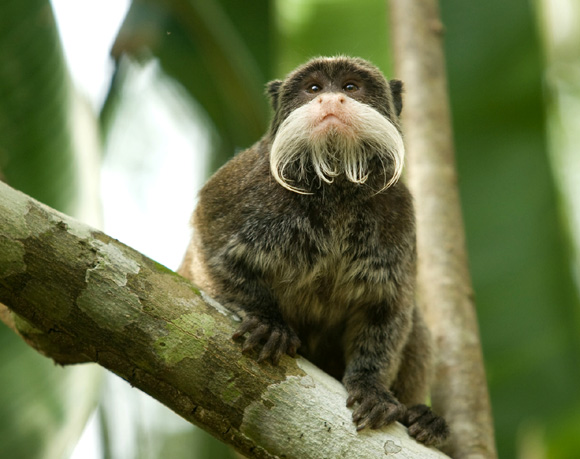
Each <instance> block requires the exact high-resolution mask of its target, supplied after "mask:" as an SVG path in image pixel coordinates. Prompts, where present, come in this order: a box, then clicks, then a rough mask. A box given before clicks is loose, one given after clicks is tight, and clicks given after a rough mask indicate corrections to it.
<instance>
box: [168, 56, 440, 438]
mask: <svg viewBox="0 0 580 459" xmlns="http://www.w3.org/2000/svg"><path fill="white" fill-rule="evenodd" d="M347 80H349V81H351V80H353V81H357V82H358V83H357V84H359V85H360V91H357V93H356V94H354V95H351V94H347V95H348V96H349V97H354V98H356V99H357V100H358V101H359V102H362V103H364V104H367V105H369V106H371V107H372V108H374V109H375V110H376V111H378V112H379V113H380V114H381V115H382V116H384V117H386V118H387V119H389V120H390V121H391V122H392V124H393V125H395V126H396V127H397V128H398V126H399V120H398V115H399V113H400V111H401V107H402V102H401V90H402V84H401V82H400V81H397V80H393V81H391V82H387V80H385V78H384V77H383V76H382V74H381V73H380V72H379V70H378V69H377V68H376V67H374V66H372V65H371V64H369V63H368V62H366V61H364V60H362V59H352V58H345V57H340V58H331V59H329V58H324V59H314V60H312V61H310V62H308V63H306V64H305V65H303V66H302V67H299V68H298V69H297V70H295V71H294V72H292V73H291V74H290V75H288V77H287V78H286V79H285V80H284V81H274V82H271V83H270V84H269V85H268V92H269V95H270V97H271V100H272V106H273V108H274V111H275V114H274V118H273V120H272V124H271V128H270V131H269V132H268V133H267V134H266V135H265V136H264V138H263V139H262V140H260V141H259V142H258V143H257V144H256V145H254V146H253V147H251V148H250V149H248V150H246V151H244V152H242V153H240V154H238V155H237V156H236V157H234V158H233V159H232V160H231V161H229V162H228V163H227V164H226V165H225V166H223V167H222V168H221V169H220V170H219V171H218V172H217V173H216V174H215V175H214V176H213V177H212V178H211V179H210V180H209V181H208V183H207V184H206V185H205V187H204V188H203V189H202V191H201V193H200V200H199V204H198V206H197V209H196V211H195V213H194V217H193V227H194V237H193V238H192V242H191V245H190V247H189V249H188V251H187V253H186V256H185V259H184V262H183V264H182V266H181V268H180V270H179V272H180V273H181V274H183V275H184V276H186V277H189V278H191V279H192V280H194V281H195V282H197V283H198V285H199V286H200V287H202V288H203V289H205V290H206V291H207V292H208V293H209V294H210V295H212V296H213V297H214V298H216V299H217V300H218V301H220V302H222V303H223V304H224V305H225V306H227V307H228V308H230V309H232V310H234V311H241V312H242V314H241V315H243V316H244V321H243V323H242V325H241V327H240V329H239V330H238V331H237V332H236V334H235V335H234V337H235V338H240V337H242V336H244V335H247V337H246V340H245V343H244V346H243V350H244V351H245V352H249V351H254V350H255V351H257V352H258V356H259V360H260V361H262V360H266V359H268V360H271V361H272V362H273V363H277V362H278V360H279V359H280V357H281V355H283V354H284V353H288V354H290V355H294V353H295V352H296V350H297V349H299V351H300V353H301V354H302V355H304V356H305V357H306V358H308V359H309V360H311V361H312V362H314V363H315V364H316V365H318V366H319V367H321V368H322V369H323V370H325V371H327V372H328V373H330V374H331V375H333V376H335V377H336V378H338V379H342V381H343V383H344V385H345V386H346V388H347V391H348V393H349V398H348V400H347V405H348V406H352V405H354V404H355V403H356V404H357V405H358V406H357V407H356V409H355V410H354V413H353V420H354V421H355V422H356V423H357V426H358V428H359V429H361V428H364V427H366V426H369V427H372V428H377V427H380V426H382V425H385V424H389V423H391V422H393V421H395V420H400V421H402V422H403V423H405V424H406V425H407V426H409V432H410V433H411V434H412V435H413V436H415V437H416V438H417V439H418V440H420V441H422V442H424V443H427V444H434V443H438V442H440V441H442V440H443V439H444V438H445V437H446V436H447V427H446V424H445V421H444V420H443V419H441V418H440V417H438V416H436V415H434V414H433V413H432V412H431V411H430V410H429V408H427V407H426V406H425V405H423V403H424V402H425V399H426V397H427V392H428V381H429V372H430V368H431V353H430V349H431V348H430V337H429V333H428V330H427V329H426V327H425V325H424V323H423V319H422V316H421V313H420V311H419V310H418V308H417V307H416V306H415V302H414V283H415V259H416V254H415V223H414V213H413V205H412V199H411V196H410V194H409V192H408V190H407V188H406V187H405V185H404V184H402V183H401V182H397V183H396V184H394V185H393V186H391V187H389V188H387V189H386V190H383V191H381V192H378V193H377V190H380V189H381V185H382V184H383V183H384V179H385V177H384V175H385V173H386V172H383V173H382V174H381V173H376V174H375V175H372V176H370V177H369V181H368V182H367V183H364V184H358V183H352V182H349V181H347V180H346V179H345V178H344V177H343V176H338V177H336V178H335V180H334V181H333V183H324V182H322V181H320V180H317V178H316V177H315V176H312V177H311V178H310V179H308V180H303V182H304V183H301V184H300V185H301V186H303V187H304V188H306V189H307V190H308V191H310V192H311V193H312V194H299V193H296V192H293V191H290V190H288V189H285V188H283V187H282V186H281V185H280V184H279V183H278V182H277V181H275V180H274V179H273V177H272V175H271V172H270V164H269V154H270V149H271V146H272V142H273V140H274V138H275V136H276V133H277V131H278V129H279V128H280V125H281V123H282V122H283V121H284V119H285V118H286V117H287V116H288V115H289V114H290V113H291V112H292V111H293V110H295V109H296V108H298V107H300V106H302V105H304V104H306V103H308V102H309V101H310V100H312V99H313V97H316V95H313V94H310V93H308V92H307V91H305V90H304V88H305V85H308V84H310V83H309V82H311V81H316V82H321V83H320V85H321V86H322V87H323V88H324V91H332V92H340V91H342V86H343V84H344V81H347ZM368 154H369V158H370V157H372V156H373V151H372V149H371V148H370V147H369V151H368ZM370 164H371V166H373V164H374V163H373V162H372V161H371V162H370ZM374 166H376V167H378V164H374ZM387 171H388V169H387ZM407 407H408V408H407Z"/></svg>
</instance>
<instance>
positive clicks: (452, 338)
mask: <svg viewBox="0 0 580 459" xmlns="http://www.w3.org/2000/svg"><path fill="white" fill-rule="evenodd" d="M390 15H391V25H392V28H391V30H392V33H393V43H394V55H395V66H396V74H397V77H398V78H401V79H402V80H403V81H404V84H405V99H404V101H405V102H404V108H403V131H404V134H405V141H406V147H407V151H408V157H407V158H408V169H407V171H408V181H409V187H410V188H411V191H412V193H413V195H414V197H415V205H416V212H417V247H418V257H419V264H418V300H419V302H420V304H421V307H422V308H423V310H424V311H425V313H426V317H427V320H428V323H429V325H430V328H431V331H432V333H433V336H434V340H435V346H436V356H437V357H436V359H437V361H436V368H435V380H434V385H433V387H432V394H431V395H432V403H433V407H434V409H435V410H436V411H438V412H439V413H440V414H442V415H443V416H444V417H445V418H446V420H447V421H448V422H449V425H450V428H451V437H450V440H449V442H448V443H447V445H446V447H445V448H443V450H444V451H445V452H447V453H448V454H450V455H451V456H452V457H454V458H467V457H469V458H475V457H482V458H495V457H497V453H496V450H495V442H494V436H493V423H492V418H491V409H490V403H489V395H488V392H487V383H486V379H485V370H484V366H483V356H482V352H481V345H480V339H479V331H478V326H477V318H476V313H475V304H474V301H473V293H472V287H471V280H470V276H469V272H468V267H467V265H468V263H467V255H466V250H465V235H464V230H463V222H462V216H461V208H460V202H459V194H458V189H457V174H456V171H455V160H454V153H453V142H452V133H451V126H450V114H449V103H448V97H447V87H446V85H447V83H446V74H445V63H444V56H443V48H442V35H443V25H442V24H441V21H440V19H439V8H438V2H437V0H391V1H390Z"/></svg>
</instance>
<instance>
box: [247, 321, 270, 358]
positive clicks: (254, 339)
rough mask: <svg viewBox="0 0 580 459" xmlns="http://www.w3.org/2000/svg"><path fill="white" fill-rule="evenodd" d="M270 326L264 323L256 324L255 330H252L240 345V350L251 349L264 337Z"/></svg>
mask: <svg viewBox="0 0 580 459" xmlns="http://www.w3.org/2000/svg"><path fill="white" fill-rule="evenodd" d="M269 330H270V327H268V326H267V325H265V324H262V325H260V326H258V328H256V329H255V330H253V331H252V332H251V333H250V335H249V336H248V338H247V339H246V341H245V343H244V345H243V346H242V352H249V351H251V350H253V349H254V348H255V347H256V346H258V344H260V342H261V341H262V339H263V338H264V336H267V334H268V331H269Z"/></svg>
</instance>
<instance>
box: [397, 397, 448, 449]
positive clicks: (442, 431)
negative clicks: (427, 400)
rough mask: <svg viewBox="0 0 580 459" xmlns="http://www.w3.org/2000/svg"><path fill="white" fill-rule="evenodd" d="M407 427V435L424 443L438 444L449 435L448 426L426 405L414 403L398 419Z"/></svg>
mask: <svg viewBox="0 0 580 459" xmlns="http://www.w3.org/2000/svg"><path fill="white" fill-rule="evenodd" d="M400 420H401V422H402V423H403V424H404V425H406V426H407V427H408V430H409V435H411V436H412V437H415V439H416V440H417V441H420V442H421V443H424V444H426V445H438V444H441V443H443V442H444V441H445V439H446V438H447V437H448V436H449V427H448V426H447V423H446V422H445V419H443V418H442V417H441V416H437V415H436V414H435V413H433V411H431V408H429V407H428V406H426V405H414V406H412V407H410V408H409V409H407V412H406V413H405V415H404V416H403V417H402V418H401V419H400Z"/></svg>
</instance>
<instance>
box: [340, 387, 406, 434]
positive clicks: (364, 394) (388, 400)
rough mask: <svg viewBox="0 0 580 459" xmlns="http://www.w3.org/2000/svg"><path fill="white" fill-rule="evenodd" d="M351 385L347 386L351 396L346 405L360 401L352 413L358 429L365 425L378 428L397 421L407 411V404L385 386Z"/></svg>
mask: <svg viewBox="0 0 580 459" xmlns="http://www.w3.org/2000/svg"><path fill="white" fill-rule="evenodd" d="M349 386H350V387H349ZM349 386H347V389H348V393H349V397H348V399H347V400H346V406H348V407H351V406H353V405H354V404H355V402H357V403H358V407H357V408H356V409H355V410H354V411H353V413H352V420H353V421H354V422H355V423H356V430H362V429H364V428H365V427H370V428H371V429H378V428H379V427H382V426H386V425H387V424H390V423H392V422H394V421H396V420H397V419H399V418H400V417H401V416H402V415H403V414H404V413H405V405H403V404H402V403H400V402H399V401H398V400H397V399H396V398H395V397H393V396H392V395H391V393H390V392H389V391H387V390H385V389H383V388H377V387H370V388H369V387H367V386H366V385H365V384H351V385H349Z"/></svg>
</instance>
